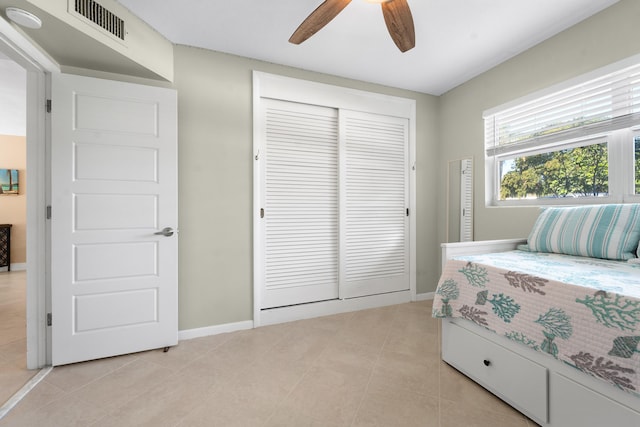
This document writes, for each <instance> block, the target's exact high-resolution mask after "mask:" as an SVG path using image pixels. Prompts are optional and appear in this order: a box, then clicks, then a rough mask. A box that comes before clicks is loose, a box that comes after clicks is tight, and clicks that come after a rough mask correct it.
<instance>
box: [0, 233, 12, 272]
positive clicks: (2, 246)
mask: <svg viewBox="0 0 640 427" xmlns="http://www.w3.org/2000/svg"><path fill="white" fill-rule="evenodd" d="M0 267H8V269H9V271H11V224H0Z"/></svg>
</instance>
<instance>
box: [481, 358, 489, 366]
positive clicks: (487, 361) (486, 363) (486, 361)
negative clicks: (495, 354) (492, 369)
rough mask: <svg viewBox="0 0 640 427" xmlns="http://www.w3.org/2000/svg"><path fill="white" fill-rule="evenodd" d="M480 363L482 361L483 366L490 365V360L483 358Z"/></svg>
mask: <svg viewBox="0 0 640 427" xmlns="http://www.w3.org/2000/svg"><path fill="white" fill-rule="evenodd" d="M482 363H484V366H490V365H491V361H490V360H488V359H484V360H483V361H482Z"/></svg>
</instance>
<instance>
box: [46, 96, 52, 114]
mask: <svg viewBox="0 0 640 427" xmlns="http://www.w3.org/2000/svg"><path fill="white" fill-rule="evenodd" d="M45 108H46V109H47V113H50V112H51V100H50V99H47V102H46V104H45Z"/></svg>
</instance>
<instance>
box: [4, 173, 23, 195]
mask: <svg viewBox="0 0 640 427" xmlns="http://www.w3.org/2000/svg"><path fill="white" fill-rule="evenodd" d="M18 176H19V174H18V169H0V195H6V194H18V192H19V188H20V185H19V183H18Z"/></svg>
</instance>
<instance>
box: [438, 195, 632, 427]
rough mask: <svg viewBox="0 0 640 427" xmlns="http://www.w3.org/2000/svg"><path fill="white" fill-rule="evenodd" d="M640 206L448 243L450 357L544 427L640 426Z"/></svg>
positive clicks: (444, 285)
mask: <svg viewBox="0 0 640 427" xmlns="http://www.w3.org/2000/svg"><path fill="white" fill-rule="evenodd" d="M638 241H640V205H631V204H627V205H601V206H582V207H576V208H548V209H543V210H542V212H541V214H540V216H539V218H538V220H537V221H536V224H535V225H534V227H533V229H532V231H531V234H530V235H529V238H528V239H526V240H525V239H520V240H518V239H515V240H498V241H484V242H467V243H446V244H443V245H442V249H443V253H442V259H443V270H442V271H443V273H442V277H441V278H440V281H439V284H438V288H437V290H436V295H435V298H434V303H433V315H434V317H440V318H443V321H442V359H443V360H444V361H445V362H447V363H448V364H450V365H452V366H453V367H455V368H456V369H458V370H459V371H461V372H463V373H464V374H466V375H467V376H469V377H470V378H471V379H473V380H474V381H476V382H477V383H479V384H480V385H482V386H483V387H485V388H486V389H488V390H489V391H491V392H493V393H494V394H495V395H497V396H498V397H500V398H501V399H502V400H504V401H505V402H507V403H509V404H510V405H511V406H513V407H514V408H516V409H518V410H519V411H520V412H522V413H524V414H525V415H527V416H528V417H529V418H531V419H532V420H534V421H535V422H537V423H538V424H540V425H542V426H553V427H572V426H580V427H588V426H594V427H595V426H616V427H617V426H634V427H636V426H640V263H639V261H640V259H639V258H638V251H640V249H638Z"/></svg>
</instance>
